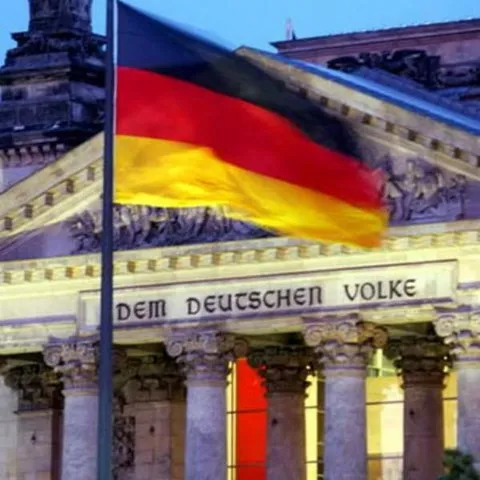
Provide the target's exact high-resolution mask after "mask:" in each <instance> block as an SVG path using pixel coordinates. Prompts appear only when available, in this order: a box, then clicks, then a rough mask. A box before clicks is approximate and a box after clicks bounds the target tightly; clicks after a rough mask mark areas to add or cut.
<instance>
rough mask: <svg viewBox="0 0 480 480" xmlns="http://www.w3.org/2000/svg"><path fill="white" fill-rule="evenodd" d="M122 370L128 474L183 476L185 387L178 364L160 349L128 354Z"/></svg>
mask: <svg viewBox="0 0 480 480" xmlns="http://www.w3.org/2000/svg"><path fill="white" fill-rule="evenodd" d="M126 373H127V375H128V376H129V377H130V378H128V379H127V381H126V383H125V385H124V386H123V387H122V389H121V391H122V393H123V398H124V400H125V402H126V405H125V407H124V409H123V418H124V419H133V422H130V423H133V425H134V431H135V434H134V442H133V444H134V455H133V456H134V459H135V461H134V466H133V469H132V470H133V475H132V478H133V479H152V480H183V470H184V462H183V455H184V434H185V387H184V385H183V381H184V378H183V375H182V374H181V372H180V371H179V367H178V365H177V364H176V363H175V361H174V360H173V359H171V358H169V357H168V356H167V355H166V354H165V352H164V351H162V350H160V351H158V352H151V353H150V354H149V355H144V356H141V357H137V358H129V359H128V360H127V365H126ZM119 477H120V478H119V480H122V479H123V478H127V477H126V476H122V475H119ZM128 478H130V477H128Z"/></svg>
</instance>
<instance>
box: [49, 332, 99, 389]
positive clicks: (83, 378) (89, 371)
mask: <svg viewBox="0 0 480 480" xmlns="http://www.w3.org/2000/svg"><path fill="white" fill-rule="evenodd" d="M44 358H45V363H46V364H47V365H48V366H49V367H52V368H53V369H54V371H55V372H58V373H60V374H61V376H62V381H63V387H64V388H63V391H64V393H65V392H68V391H73V392H74V391H82V390H91V389H96V388H97V383H98V378H97V363H98V338H97V337H88V338H71V339H69V340H68V341H66V342H65V343H53V344H50V345H48V346H47V347H45V350H44Z"/></svg>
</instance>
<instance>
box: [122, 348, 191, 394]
mask: <svg viewBox="0 0 480 480" xmlns="http://www.w3.org/2000/svg"><path fill="white" fill-rule="evenodd" d="M118 376H119V377H120V378H122V379H123V384H122V385H121V387H120V388H121V392H122V395H123V398H124V399H125V402H126V403H135V402H153V401H161V400H174V399H177V398H178V399H183V398H184V396H185V389H184V386H183V382H184V376H183V374H182V372H181V371H180V369H179V366H178V365H177V363H176V362H175V360H173V359H172V358H171V357H169V356H167V355H166V353H165V352H163V351H162V352H157V353H152V354H150V355H145V356H141V357H131V358H128V360H127V362H126V365H125V368H122V370H121V372H120V373H119V375H118Z"/></svg>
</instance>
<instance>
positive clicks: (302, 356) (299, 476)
mask: <svg viewBox="0 0 480 480" xmlns="http://www.w3.org/2000/svg"><path fill="white" fill-rule="evenodd" d="M248 361H249V363H250V365H251V366H252V367H254V368H256V369H257V370H258V372H259V374H260V376H261V377H262V378H263V379H264V384H265V387H266V392H267V398H268V424H267V480H305V478H306V452H305V394H306V388H307V387H308V382H307V381H306V379H307V376H308V375H309V374H311V373H313V372H314V371H315V368H314V364H315V363H314V355H313V352H312V350H311V349H310V348H306V347H301V346H298V347H296V346H282V347H267V348H265V349H261V350H255V351H253V352H251V353H250V354H249V357H248Z"/></svg>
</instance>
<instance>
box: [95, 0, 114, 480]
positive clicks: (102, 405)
mask: <svg viewBox="0 0 480 480" xmlns="http://www.w3.org/2000/svg"><path fill="white" fill-rule="evenodd" d="M114 15H115V12H114V0H107V19H106V27H107V28H106V29H107V52H106V72H105V74H106V78H105V94H106V98H105V145H104V161H103V216H102V222H103V225H102V226H103V230H102V254H101V255H102V280H101V300H100V302H101V305H100V355H99V356H100V358H99V406H98V438H97V443H98V447H97V448H98V454H97V480H111V478H112V443H113V432H112V423H113V422H112V403H113V402H112V400H113V378H112V377H113V360H112V356H113V355H112V353H113V351H112V350H113V348H112V347H113V319H112V310H113V140H114V95H115V77H114V75H115V72H114V47H115V42H114V35H115V32H114Z"/></svg>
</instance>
